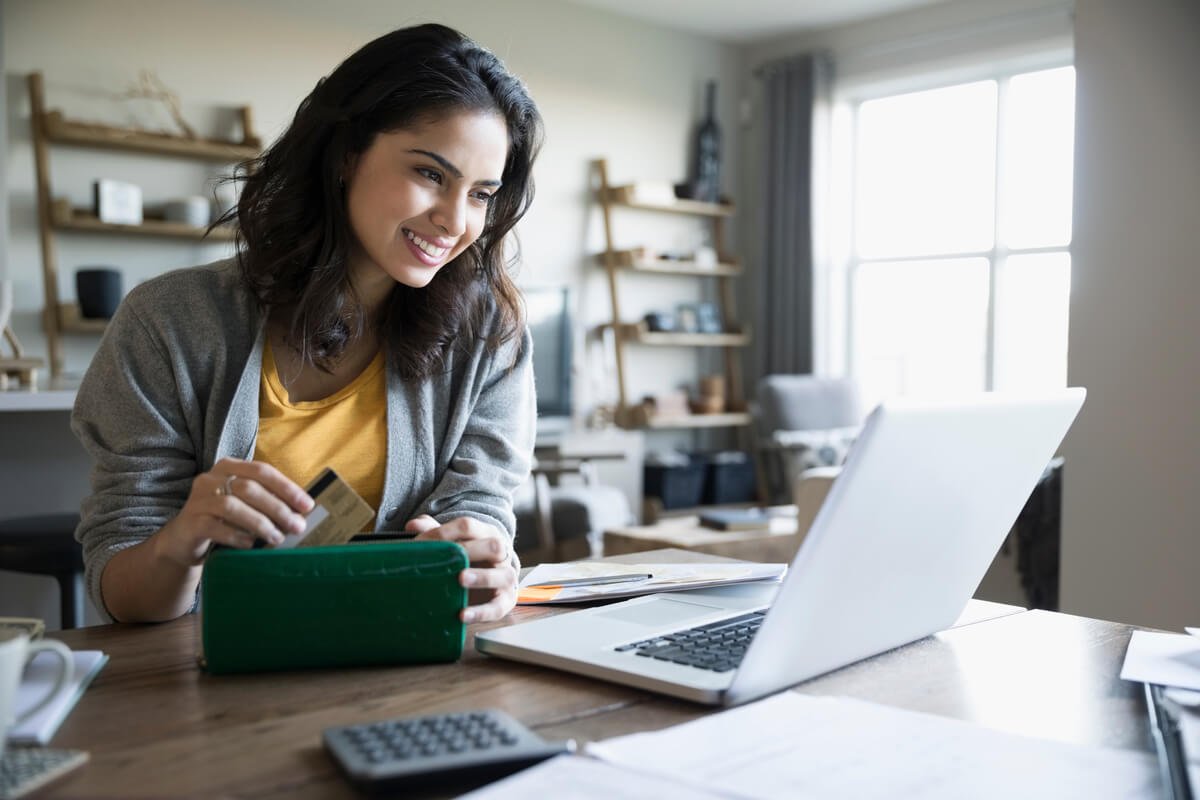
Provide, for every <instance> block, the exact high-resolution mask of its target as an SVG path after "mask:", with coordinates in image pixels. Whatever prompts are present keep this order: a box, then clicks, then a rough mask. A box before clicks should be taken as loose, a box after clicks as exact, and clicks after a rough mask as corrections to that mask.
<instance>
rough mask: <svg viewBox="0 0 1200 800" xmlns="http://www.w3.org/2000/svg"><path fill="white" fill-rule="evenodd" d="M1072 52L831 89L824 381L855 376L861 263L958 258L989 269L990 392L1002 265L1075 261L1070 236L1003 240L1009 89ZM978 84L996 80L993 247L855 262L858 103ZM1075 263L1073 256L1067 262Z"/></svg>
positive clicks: (816, 314) (817, 357)
mask: <svg viewBox="0 0 1200 800" xmlns="http://www.w3.org/2000/svg"><path fill="white" fill-rule="evenodd" d="M1073 55H1074V54H1073V52H1071V51H1064V50H1062V49H1059V48H1056V49H1054V50H1052V51H1048V52H1045V53H1038V54H1033V55H1026V56H1023V57H1021V58H1014V59H1008V60H994V59H993V60H989V61H987V62H981V63H978V64H971V65H967V66H965V67H963V66H960V67H957V68H955V69H953V70H936V69H931V70H929V71H926V72H921V73H918V74H909V75H905V76H903V77H899V78H889V77H879V76H876V77H874V78H873V79H871V80H860V81H855V82H846V83H844V84H842V85H836V84H835V86H834V90H833V93H832V101H831V104H830V113H829V120H830V121H829V131H828V133H829V139H830V150H829V152H830V173H829V176H830V177H829V181H828V185H827V186H826V187H824V192H823V195H824V203H825V204H826V205H827V207H828V208H829V210H830V220H831V225H830V243H829V245H828V251H827V252H826V253H825V254H823V255H824V258H821V257H819V258H818V259H817V264H818V265H821V267H823V268H821V267H819V268H818V269H817V270H816V271H815V272H814V276H813V278H814V283H815V285H814V295H813V296H814V309H813V318H814V321H815V323H816V324H815V325H814V337H815V339H814V371H815V372H816V373H817V374H821V375H828V376H836V377H842V376H852V375H855V374H856V364H855V363H854V353H855V342H854V322H855V320H854V278H855V273H856V271H857V269H858V268H859V267H860V266H862V265H863V264H873V263H883V262H886V263H903V262H905V261H913V262H918V261H919V262H926V261H937V260H943V259H957V258H982V259H985V260H986V261H987V264H988V306H987V319H986V325H985V331H986V333H985V336H986V341H985V344H984V384H985V385H984V389H985V390H986V391H991V390H993V389H994V388H995V384H996V377H997V353H996V350H997V341H998V340H997V335H998V333H999V331H997V319H998V318H1001V314H1002V312H1003V308H998V304H999V303H1002V302H1003V300H1002V293H1001V291H1000V289H1001V286H1000V284H1001V280H1002V274H1003V271H1004V267H1005V263H1006V262H1007V260H1008V259H1009V258H1010V257H1012V256H1024V255H1037V254H1045V253H1051V254H1055V253H1065V254H1066V255H1067V257H1068V259H1072V252H1071V250H1072V244H1073V239H1074V230H1072V232H1071V237H1070V238H1069V239H1068V241H1067V242H1066V243H1065V244H1063V245H1056V246H1047V247H1021V248H1017V247H1009V246H1008V245H1007V240H1006V239H1005V237H1004V233H1005V231H1004V222H1005V221H1004V219H1003V213H1004V209H1005V208H1006V203H1005V200H1006V197H1005V192H1006V190H1007V189H1006V187H1005V185H1004V181H1003V180H1002V177H1003V175H1004V168H1005V164H1006V161H1005V159H1006V158H1008V157H1009V155H1010V154H1009V143H1008V142H1007V137H1006V136H1005V121H1006V119H1007V114H1008V110H1007V109H1008V92H1009V84H1010V82H1011V80H1012V79H1013V78H1014V77H1016V76H1018V75H1023V74H1027V73H1031V72H1042V71H1047V70H1052V69H1059V68H1062V67H1074V58H1073ZM978 81H995V83H996V163H995V189H994V191H995V194H994V201H995V206H994V208H993V219H992V233H993V239H992V247H991V248H990V249H987V250H983V251H969V252H968V251H957V252H941V253H932V254H924V255H919V256H887V257H880V258H869V259H864V258H860V257H859V256H858V254H857V252H856V249H855V245H854V242H855V235H856V230H855V223H856V219H855V200H856V186H857V179H858V173H857V166H858V130H857V122H858V113H859V109H860V107H861V106H862V104H863V103H866V102H869V101H871V100H878V99H881V98H885V97H893V96H896V95H903V94H909V93H913V92H921V91H928V90H934V89H943V88H948V87H951V86H958V85H962V84H966V83H974V82H978ZM1071 263H1072V264H1073V259H1072V260H1071Z"/></svg>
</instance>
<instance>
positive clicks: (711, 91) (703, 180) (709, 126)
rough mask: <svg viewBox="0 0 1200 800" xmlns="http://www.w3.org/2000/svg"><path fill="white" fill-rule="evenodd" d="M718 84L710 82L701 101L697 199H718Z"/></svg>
mask: <svg viewBox="0 0 1200 800" xmlns="http://www.w3.org/2000/svg"><path fill="white" fill-rule="evenodd" d="M716 107H717V84H716V81H709V82H708V86H707V87H706V97H705V101H704V119H703V120H702V121H701V122H700V126H699V127H698V128H697V129H696V164H695V169H694V177H693V179H692V196H693V197H694V198H695V199H696V200H703V201H705V202H708V203H718V202H720V200H721V128H720V127H719V126H718V125H717V108H716Z"/></svg>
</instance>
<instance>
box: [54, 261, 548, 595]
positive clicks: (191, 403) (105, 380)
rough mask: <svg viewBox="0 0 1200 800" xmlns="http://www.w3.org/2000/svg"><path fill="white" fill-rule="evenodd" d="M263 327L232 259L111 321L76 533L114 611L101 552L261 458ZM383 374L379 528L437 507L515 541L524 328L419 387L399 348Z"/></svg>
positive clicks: (479, 346)
mask: <svg viewBox="0 0 1200 800" xmlns="http://www.w3.org/2000/svg"><path fill="white" fill-rule="evenodd" d="M494 322H495V319H494V318H493V319H492V320H491V321H490V322H489V325H491V324H494ZM265 323H266V319H265V316H264V315H263V314H261V313H260V312H259V310H258V306H257V303H256V301H255V299H254V297H253V296H252V295H251V294H250V292H248V291H247V290H246V289H245V288H244V287H243V285H242V283H241V281H240V277H239V275H238V272H237V269H236V266H235V265H234V262H233V261H232V260H228V261H219V262H216V263H214V264H209V265H207V266H203V267H195V268H191V269H184V270H178V271H175V272H171V273H167V274H165V275H162V276H161V277H158V278H155V279H153V280H151V281H147V282H146V283H143V284H141V285H140V286H138V287H137V288H135V289H134V290H133V291H131V292H130V293H129V295H128V296H127V297H126V298H125V300H124V302H122V303H121V306H120V308H119V309H118V310H117V313H116V315H115V316H114V317H113V320H112V322H111V323H110V324H109V326H108V329H107V330H106V332H105V334H104V338H103V339H102V340H101V342H100V348H99V350H98V352H97V353H96V356H95V358H94V359H93V360H92V363H91V366H89V368H88V371H87V374H86V375H85V376H84V379H83V382H82V384H81V385H80V387H79V392H78V395H77V397H76V400H75V408H74V411H73V413H72V415H71V428H72V430H73V431H74V432H75V435H76V436H77V437H79V440H80V441H81V442H82V443H83V446H84V448H85V449H86V450H87V452H88V453H89V455H90V456H91V457H92V461H93V466H92V471H91V488H92V493H91V495H89V496H88V497H87V498H86V499H85V500H84V501H83V504H82V507H81V512H80V513H81V517H82V521H81V522H80V525H79V528H78V530H77V531H76V533H75V538H77V539H78V540H79V541H80V542H81V543H82V544H83V555H84V561H85V563H86V572H87V584H88V591H89V593H90V596H91V598H92V602H93V603H95V605H96V608H97V609H98V610H99V611H100V613H101V614H102V615H104V616H105V617H106V618H109V619H111V615H109V614H108V610H107V609H106V608H105V606H104V601H103V597H102V596H101V592H100V575H101V573H102V572H103V571H104V567H105V565H106V564H107V563H108V560H109V559H110V558H112V557H113V555H114V554H115V553H117V552H118V551H120V550H122V549H124V548H126V547H130V546H132V545H134V544H137V543H138V542H141V541H144V540H145V539H147V538H148V537H149V536H150V535H151V534H153V533H154V532H155V531H157V530H159V529H160V528H162V527H163V525H165V524H166V523H167V522H168V521H169V520H170V519H172V518H173V517H174V516H175V515H176V514H178V513H179V511H180V509H181V508H183V504H184V503H185V502H186V500H187V498H188V493H189V491H190V490H191V485H192V480H193V478H195V477H196V475H198V474H199V473H201V472H206V471H208V470H209V469H210V468H211V467H212V466H213V464H215V463H216V462H217V461H219V460H220V459H222V458H225V457H233V458H242V459H248V458H251V457H252V456H253V455H254V444H255V439H256V437H257V434H258V390H259V381H260V374H261V370H262V350H263V340H264V336H265V327H266V326H265ZM485 334H486V331H485ZM510 367H511V369H510ZM387 369H388V374H387V429H388V437H387V474H386V475H385V477H384V484H383V500H382V505H381V507H380V508H379V513H378V515H377V517H376V523H375V526H376V530H395V529H401V528H403V526H404V523H405V522H407V521H408V520H410V519H412V518H413V517H416V516H419V515H421V514H429V515H431V516H433V517H434V518H435V519H437V520H438V521H439V522H446V521H448V520H450V519H453V518H455V517H474V518H476V519H479V520H482V521H484V522H488V523H491V524H492V525H495V526H497V527H498V528H500V529H502V530H504V531H505V532H507V533H508V535H509V537H510V538H511V537H512V536H513V534H514V532H515V520H514V517H513V511H512V494H513V491H514V490H515V489H516V488H517V486H518V485H520V483H521V482H522V481H524V480H525V479H526V477H527V476H528V475H529V470H530V465H531V462H532V454H533V441H534V431H535V424H536V420H535V416H536V411H535V403H534V389H533V362H532V343H531V340H530V336H529V332H528V330H526V331H525V333H524V335H523V336H522V337H521V338H520V339H518V340H515V341H513V342H511V343H509V344H508V345H506V346H504V347H503V348H500V350H499V351H498V352H495V353H492V352H489V351H488V350H487V348H486V347H485V346H484V342H483V341H482V340H481V341H478V342H476V343H475V344H474V346H473V347H472V348H471V350H470V352H463V351H461V350H460V351H458V352H455V353H454V354H452V355H451V356H450V359H449V362H448V365H447V369H446V371H445V372H444V373H443V374H439V375H436V376H434V377H433V378H430V379H428V380H425V381H421V382H415V383H414V382H406V381H404V380H402V379H401V378H400V377H399V376H398V374H397V371H396V365H395V363H394V361H393V360H392V359H391V358H390V357H389V358H388V365H387Z"/></svg>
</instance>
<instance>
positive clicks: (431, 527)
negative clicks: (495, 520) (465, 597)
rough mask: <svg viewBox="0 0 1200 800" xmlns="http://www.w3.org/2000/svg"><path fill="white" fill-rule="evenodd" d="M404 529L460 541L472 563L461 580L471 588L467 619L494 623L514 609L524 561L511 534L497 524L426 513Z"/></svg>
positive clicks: (419, 535) (464, 615)
mask: <svg viewBox="0 0 1200 800" xmlns="http://www.w3.org/2000/svg"><path fill="white" fill-rule="evenodd" d="M404 530H406V531H408V532H410V533H414V532H415V533H416V534H417V536H416V539H417V540H418V541H442V542H458V543H459V544H460V545H462V546H463V548H464V549H465V550H466V551H467V559H468V560H469V561H470V562H471V566H470V568H468V569H464V570H463V571H462V572H460V573H459V574H458V580H459V582H460V583H461V584H462V585H463V586H465V587H467V588H468V589H470V590H471V593H470V595H469V601H468V602H469V603H470V605H468V606H467V607H466V608H464V609H463V610H462V614H461V615H460V618H461V619H462V621H463V622H490V621H492V620H497V619H500V618H501V617H503V616H504V615H505V614H507V613H508V612H509V611H512V609H513V606H515V605H516V604H517V570H518V569H520V562H518V561H517V557H516V554H514V553H513V551H512V546H511V544H510V543H509V541H508V537H507V536H506V535H505V534H504V533H503V532H501V531H500V530H499V529H498V528H497V527H495V526H494V525H489V524H487V523H486V522H482V521H480V520H477V519H475V518H474V517H459V518H458V519H452V520H450V521H449V522H447V523H445V524H441V523H439V522H438V521H437V520H436V519H434V518H433V517H431V516H429V515H428V514H423V515H421V516H419V517H417V518H416V519H413V520H409V521H408V524H407V525H405V526H404Z"/></svg>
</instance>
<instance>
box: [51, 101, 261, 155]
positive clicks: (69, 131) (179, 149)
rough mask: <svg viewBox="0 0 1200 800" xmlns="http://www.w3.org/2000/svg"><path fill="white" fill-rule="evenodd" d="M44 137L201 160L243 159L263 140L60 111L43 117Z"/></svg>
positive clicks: (113, 148)
mask: <svg viewBox="0 0 1200 800" xmlns="http://www.w3.org/2000/svg"><path fill="white" fill-rule="evenodd" d="M45 123H46V139H47V140H48V141H51V142H54V143H56V144H73V145H79V146H82V147H98V148H101V149H105V150H128V151H132V152H135V153H149V154H152V155H160V156H173V157H175V158H195V159H199V160H201V161H226V162H230V161H245V160H246V159H250V158H255V157H256V156H258V154H259V151H260V150H261V148H262V142H261V141H259V140H258V139H257V138H254V137H251V139H250V140H249V141H247V142H228V141H223V140H220V139H189V138H187V137H185V136H173V135H171V134H167V133H152V132H149V131H139V130H133V129H132V128H117V127H113V126H111V125H100V124H93V123H88V122H72V121H71V120H68V119H65V118H64V117H63V115H62V112H61V111H48V112H47V113H46V117H45Z"/></svg>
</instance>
